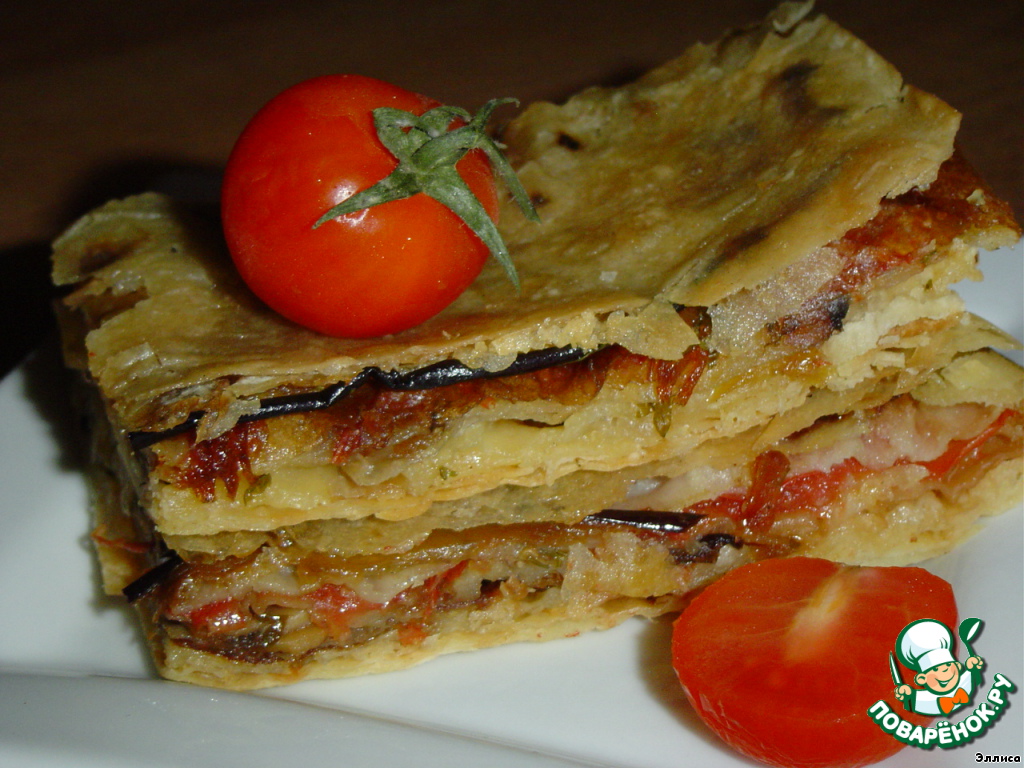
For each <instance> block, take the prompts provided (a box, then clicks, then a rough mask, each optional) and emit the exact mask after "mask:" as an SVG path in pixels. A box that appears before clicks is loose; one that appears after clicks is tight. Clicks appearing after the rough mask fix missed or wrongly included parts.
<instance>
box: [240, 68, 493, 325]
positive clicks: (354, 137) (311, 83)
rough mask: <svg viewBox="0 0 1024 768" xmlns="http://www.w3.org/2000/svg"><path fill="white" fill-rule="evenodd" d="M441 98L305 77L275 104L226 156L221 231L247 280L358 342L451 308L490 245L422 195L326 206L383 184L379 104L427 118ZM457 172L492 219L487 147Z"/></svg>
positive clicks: (263, 294)
mask: <svg viewBox="0 0 1024 768" xmlns="http://www.w3.org/2000/svg"><path fill="white" fill-rule="evenodd" d="M436 106H439V104H438V102H436V101H434V100H432V99H429V98H427V97H426V96H421V95H419V94H416V93H413V92H411V91H407V90H405V89H402V88H399V87H397V86H394V85H391V84H389V83H385V82H383V81H380V80H375V79H373V78H369V77H362V76H357V75H327V76H324V77H317V78H313V79H311V80H307V81H305V82H302V83H299V84H298V85H295V86H293V87H291V88H289V89H287V90H286V91H284V92H282V93H281V94H279V95H278V96H276V97H275V98H273V99H272V100H271V101H270V102H268V103H267V105H266V106H264V107H263V108H262V109H261V110H260V111H259V112H258V113H257V114H256V116H255V117H254V118H253V119H252V121H251V122H250V123H249V124H248V125H247V126H246V128H245V130H244V131H243V132H242V134H241V136H240V137H239V139H238V141H237V143H236V145H235V147H234V149H233V150H232V152H231V156H230V158H229V159H228V164H227V168H226V170H225V175H224V184H223V190H222V193H221V216H222V219H223V228H224V235H225V238H226V240H227V244H228V248H229V250H230V252H231V255H232V258H233V259H234V261H235V264H236V265H237V267H238V270H239V272H240V273H241V275H242V278H243V279H244V280H245V282H246V283H247V284H248V285H249V287H250V288H252V290H253V292H254V293H256V295H257V296H259V297H260V298H261V299H263V301H265V302H266V303H267V304H268V305H269V306H270V307H272V308H273V309H275V310H277V311H278V312H279V313H281V314H282V315H284V316H285V317H288V318H289V319H291V320H294V321H295V322H297V323H299V324H301V325H305V326H307V327H309V328H312V329H314V330H317V331H320V332H322V333H326V334H330V335H334V336H344V337H351V338H365V337H371V336H380V335H384V334H389V333H396V332H398V331H402V330H405V329H406V328H410V327H412V326H414V325H417V324H418V323H421V322H423V321H424V320H427V319H428V318H430V317H432V316H433V315H435V314H436V313H438V312H439V311H441V310H442V309H443V308H444V307H446V306H448V304H450V303H451V302H452V301H454V300H455V298H456V297H458V296H459V294H461V293H462V292H463V291H464V290H465V289H466V287H467V286H468V285H469V284H470V283H471V282H472V281H473V280H474V279H475V278H476V276H477V274H479V272H480V270H481V268H482V267H483V264H484V262H485V261H486V259H487V257H488V248H487V246H486V245H484V243H483V242H482V241H481V240H480V239H479V238H478V237H477V236H476V235H475V234H474V233H473V232H472V231H471V230H470V228H469V227H468V226H467V225H466V224H465V223H464V222H463V221H462V220H461V219H460V218H459V217H458V216H456V215H455V214H454V213H452V212H451V211H450V210H449V209H448V208H446V207H445V206H444V205H443V204H441V203H439V202H437V201H436V200H434V199H433V198H431V197H428V196H426V195H425V194H423V193H419V194H415V195H413V196H412V197H408V198H405V199H402V200H394V201H391V202H388V203H383V204H381V205H379V206H375V207H373V208H368V209H365V210H362V211H358V212H356V213H351V214H347V215H344V216H340V217H337V218H335V219H332V220H330V221H327V222H326V223H324V224H323V225H322V226H319V227H317V228H315V229H314V227H313V225H314V223H315V222H316V221H317V220H318V219H319V218H320V216H321V215H322V214H324V213H325V212H326V211H328V210H330V209H331V208H333V207H334V206H335V205H337V204H338V203H340V202H341V201H342V200H344V199H346V198H348V197H350V196H352V195H353V194H355V193H356V192H359V191H361V190H363V189H366V188H367V187H370V186H373V185H374V184H376V183H377V182H379V181H381V180H382V179H383V178H384V177H386V176H387V175H388V174H389V173H391V171H392V170H394V168H395V167H396V165H397V161H396V160H395V158H394V156H393V155H392V154H391V153H390V152H389V151H388V150H387V148H386V147H385V146H384V145H383V144H382V143H381V141H380V139H379V138H378V136H377V132H376V129H375V127H374V123H373V115H372V111H373V110H374V109H376V108H378V107H394V108H397V109H401V110H405V111H407V112H412V113H413V114H416V115H420V114H422V113H424V112H426V111H427V110H428V109H431V108H433V107H436ZM456 168H457V169H458V171H459V175H460V176H461V177H462V178H463V180H464V181H465V182H466V184H467V185H468V186H469V188H470V190H471V191H472V192H473V194H474V195H476V197H477V198H478V199H479V200H480V202H481V203H482V204H483V206H484V208H485V210H486V211H487V213H488V215H490V217H491V218H492V219H496V217H497V210H498V195H497V191H496V187H495V183H494V177H493V172H492V170H491V166H490V164H489V162H488V160H487V157H486V155H485V154H484V153H483V152H481V151H480V150H473V151H471V152H469V153H468V154H467V155H466V156H465V157H463V158H462V159H461V160H460V161H459V162H458V164H457V165H456Z"/></svg>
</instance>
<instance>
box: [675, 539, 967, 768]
mask: <svg viewBox="0 0 1024 768" xmlns="http://www.w3.org/2000/svg"><path fill="white" fill-rule="evenodd" d="M921 618H931V619H936V620H938V621H941V622H943V623H944V624H946V626H948V627H955V626H956V618H957V616H956V602H955V599H954V597H953V590H952V588H951V587H950V585H949V584H948V583H947V582H945V581H943V580H942V579H940V578H939V577H937V576H933V575H932V574H930V573H928V572H927V571H925V570H923V569H921V568H903V567H891V568H861V567H854V566H845V565H837V564H835V563H832V562H829V561H826V560H821V559H817V558H789V559H778V560H765V561H762V562H759V563H753V564H750V565H746V566H741V567H740V568H738V569H736V570H735V571H732V572H731V573H729V574H727V575H726V576H724V577H723V578H721V579H720V580H719V581H717V582H715V583H713V584H712V585H711V586H710V587H708V588H707V589H706V590H704V591H703V592H702V593H701V594H700V595H698V596H697V597H696V598H695V599H694V600H693V602H692V603H691V604H690V605H689V606H688V607H687V608H686V609H685V610H684V611H683V613H682V614H681V615H680V617H679V618H678V619H677V620H676V623H675V625H674V627H673V637H672V662H673V666H674V667H675V670H676V674H677V675H678V677H679V680H680V682H681V683H682V685H683V688H684V689H685V691H686V696H687V698H688V699H689V701H690V703H691V704H692V706H693V707H694V709H695V710H696V711H697V713H698V714H699V715H700V717H701V719H702V720H704V722H705V723H706V724H707V725H708V726H709V727H710V728H711V730H712V731H714V732H715V733H716V734H717V735H718V736H719V737H721V738H722V739H723V740H724V741H725V742H727V743H728V744H729V745H730V746H732V747H733V748H735V749H736V750H738V751H739V752H741V753H743V754H745V755H747V756H748V757H751V758H754V759H756V760H759V761H761V762H764V763H767V764H769V765H777V766H786V767H787V768H811V767H812V766H814V767H816V768H826V767H828V768H836V767H838V766H861V765H867V764H869V763H873V762H876V761H878V760H881V759H883V758H885V757H888V756H889V755H892V754H894V753H895V752H897V751H898V750H900V749H902V748H903V744H902V743H901V742H899V741H898V740H897V739H895V738H894V737H893V736H892V735H891V734H889V733H886V732H885V731H883V730H882V729H881V728H880V727H879V726H878V724H877V723H875V722H874V721H873V720H872V718H871V716H870V715H869V714H868V709H869V708H870V707H871V706H872V705H873V704H874V703H875V702H876V701H878V700H880V699H884V700H885V701H887V702H888V703H889V705H890V707H892V709H893V710H894V711H898V712H899V713H900V716H901V717H903V718H904V719H906V720H909V721H911V722H914V723H916V724H925V723H927V722H928V720H927V718H922V717H920V716H919V715H915V714H912V713H910V712H908V711H905V710H904V708H903V706H902V705H900V704H899V702H898V701H897V699H896V698H895V688H896V685H895V683H894V682H893V678H892V673H891V671H890V666H889V661H888V660H889V654H890V653H891V652H892V651H893V649H894V647H895V643H896V639H897V637H898V636H899V633H900V630H902V629H903V628H904V627H905V626H906V625H907V624H909V623H910V622H912V621H914V620H916V619H921ZM902 674H903V675H904V676H905V677H904V679H905V680H909V679H911V673H909V672H908V671H907V670H905V669H903V670H902Z"/></svg>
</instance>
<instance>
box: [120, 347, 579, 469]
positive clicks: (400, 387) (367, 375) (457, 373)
mask: <svg viewBox="0 0 1024 768" xmlns="http://www.w3.org/2000/svg"><path fill="white" fill-rule="evenodd" d="M593 352H594V350H588V349H580V348H579V347H571V346H567V347H550V348H548V349H538V350H534V351H532V352H523V353H520V354H519V355H518V356H517V357H516V359H515V360H514V361H513V362H512V364H511V365H509V366H508V367H507V368H503V369H502V370H499V371H488V370H486V369H484V368H470V367H469V366H466V365H463V364H462V363H460V362H458V361H457V360H442V361H440V362H438V363H434V364H432V365H428V366H425V367H423V368H417V369H415V370H412V371H382V370H381V369H380V368H376V367H373V368H365V369H363V370H362V371H360V372H359V373H358V374H357V375H356V376H355V377H354V378H353V379H352V380H350V381H347V382H346V381H342V382H338V383H337V384H334V385H332V386H330V387H327V388H326V389H321V390H319V391H317V392H303V393H300V394H296V395H283V396H281V397H271V398H267V399H266V400H262V401H260V407H259V410H257V411H255V412H254V413H248V414H245V415H244V416H241V417H240V418H239V422H248V421H258V420H260V419H269V418H273V417H275V416H287V415H289V414H293V413H307V412H309V411H317V410H322V409H324V408H329V407H330V406H332V405H334V404H335V403H337V402H339V401H340V400H342V399H344V398H345V397H346V396H347V395H349V394H350V393H352V392H353V391H355V390H356V389H357V388H359V387H360V386H362V385H363V384H365V383H367V382H370V381H372V382H375V383H377V384H379V385H380V386H382V387H385V388H386V389H391V390H394V391H397V392H412V391H416V390H424V389H434V388H436V387H443V386H446V385H448V384H458V383H460V382H463V381H472V380H474V379H496V378H499V377H501V376H515V375H517V374H521V373H531V372H533V371H538V370H541V369H544V368H552V367H554V366H556V365H564V364H565V363H574V362H576V361H578V360H583V359H584V358H586V357H588V356H590V355H591V354H593ZM202 417H203V412H202V411H194V412H193V413H191V414H189V416H188V418H187V419H186V420H185V421H183V422H182V423H181V424H177V425H175V426H173V427H170V428H168V429H163V430H159V431H153V432H146V431H138V432H129V433H128V442H129V444H130V445H131V447H132V449H133V450H135V451H141V450H142V449H144V448H148V447H149V446H151V445H154V444H156V443H158V442H160V441H161V440H166V439H167V438H170V437H174V436H176V435H181V434H184V433H185V432H188V431H189V430H191V429H194V428H195V427H196V426H197V425H198V424H199V420H200V419H201V418H202Z"/></svg>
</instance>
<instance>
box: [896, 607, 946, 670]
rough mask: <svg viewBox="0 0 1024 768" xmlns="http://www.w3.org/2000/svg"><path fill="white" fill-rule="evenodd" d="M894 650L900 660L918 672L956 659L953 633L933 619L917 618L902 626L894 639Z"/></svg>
mask: <svg viewBox="0 0 1024 768" xmlns="http://www.w3.org/2000/svg"><path fill="white" fill-rule="evenodd" d="M896 652H897V653H899V656H900V661H902V662H903V663H904V664H905V665H906V666H908V667H910V668H911V669H916V670H917V671H918V672H926V671H928V670H929V669H931V668H932V667H937V666H938V665H939V664H948V663H950V662H951V661H956V658H955V657H954V656H953V633H952V632H951V631H950V630H949V628H947V627H946V625H945V624H943V623H941V622H939V621H935V620H934V619H918V620H917V621H915V622H912V623H910V624H908V625H907V626H906V627H904V628H903V631H902V632H900V636H899V637H898V638H897V639H896Z"/></svg>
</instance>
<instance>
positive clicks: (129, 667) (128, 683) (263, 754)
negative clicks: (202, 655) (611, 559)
mask: <svg viewBox="0 0 1024 768" xmlns="http://www.w3.org/2000/svg"><path fill="white" fill-rule="evenodd" d="M983 269H984V271H985V272H986V275H987V280H986V282H984V283H981V284H968V285H966V286H964V287H963V291H962V292H963V293H964V294H965V296H966V297H967V298H968V303H969V305H970V306H971V308H972V309H974V310H975V311H977V312H979V313H980V314H982V315H984V316H986V317H987V318H989V319H990V320H992V321H993V322H996V323H997V324H999V325H1000V326H1002V327H1003V328H1006V329H1007V330H1009V331H1010V332H1011V333H1013V334H1014V335H1015V336H1016V337H1017V338H1020V337H1021V336H1024V314H1022V299H1021V296H1022V285H1024V273H1022V254H1021V246H1020V245H1018V247H1017V248H1016V249H1003V250H1002V251H1000V252H996V253H995V254H986V255H985V257H984V259H983ZM1016 357H1017V359H1018V360H1019V359H1020V355H1019V354H1017V355H1016ZM54 365H55V363H54V362H53V360H52V354H46V353H40V354H39V355H37V356H36V357H35V358H34V359H33V360H30V361H29V362H28V363H27V364H26V365H24V366H22V367H21V368H20V369H19V370H17V371H16V372H15V373H14V374H12V375H11V376H10V377H8V378H7V379H6V380H5V381H4V382H2V383H0V585H2V589H0V765H3V766H10V767H12V768H18V767H22V766H24V767H26V768H28V767H31V768H41V767H43V766H69V765H78V766H93V765H95V766H104V767H105V768H113V767H116V766H120V765H125V766H128V765H131V766H136V767H137V768H149V767H151V766H152V767H155V766H172V765H175V766H180V765H188V766H196V768H199V767H201V766H217V768H224V766H235V765H237V766H243V765H245V766H254V765H282V764H283V765H288V764H293V763H295V762H301V764H302V765H303V766H304V767H310V768H311V767H312V766H320V765H324V766H326V765H332V766H345V768H358V767H359V766H373V768H398V767H400V766H417V768H429V767H430V766H438V767H440V766H480V767H483V766H487V767H488V768H500V767H502V766H507V767H508V768H549V767H550V768H556V767H557V766H571V765H603V766H619V767H620V768H625V767H626V766H629V767H632V768H678V766H679V765H681V764H693V765H702V766H730V765H734V766H742V765H749V763H747V762H746V761H744V760H742V759H740V758H738V757H736V756H735V755H734V754H733V753H731V752H729V751H728V750H727V749H724V748H723V747H721V746H720V745H719V743H718V742H717V741H716V740H715V738H714V737H713V736H711V735H710V734H709V732H708V731H707V730H705V729H704V728H703V726H702V725H701V724H700V723H699V722H698V721H697V720H696V719H695V718H694V716H693V715H692V714H691V712H690V710H689V708H688V707H687V705H686V703H685V700H684V698H683V695H682V693H681V691H680V689H679V686H678V685H677V684H676V682H675V679H674V675H673V672H672V670H671V667H670V666H669V661H668V639H669V634H668V632H669V625H668V623H667V622H653V623H652V622H643V621H640V620H634V621H630V622H627V623H626V624H625V625H623V626H621V627H619V628H617V629H615V630H611V631H609V632H600V633H592V634H589V635H584V636H581V637H578V638H575V639H572V640H560V641H555V642H551V643H546V644H540V645H533V644H529V645H518V646H510V647H505V648H495V649H491V650H486V651H479V652H475V653H471V654H460V655H455V656H448V657H445V658H441V659H438V660H435V661H432V662H430V663H428V664H424V665H422V666H420V667H418V668H415V669H411V670H407V671H403V672H396V673H392V674H387V675H379V676H374V677H367V678H357V679H352V680H340V681H330V682H311V683H302V684H299V685H296V686H293V687H290V688H282V689H277V690H274V691H272V692H267V693H260V694H232V693H224V692H219V691H212V690H206V689H203V688H197V687H192V686H186V685H179V684H175V683H169V682H164V681H159V680H156V679H155V676H154V674H153V672H152V669H151V667H150V665H149V662H148V660H147V656H146V653H145V651H144V650H143V646H142V643H141V641H140V638H139V636H138V633H137V630H136V628H135V623H134V621H133V617H132V616H131V615H130V613H129V611H128V610H126V609H125V608H124V606H123V605H122V604H120V602H118V601H115V600H109V599H106V598H104V597H101V596H100V595H99V590H98V587H97V575H96V570H95V567H94V564H93V561H92V557H91V553H90V551H89V547H88V544H87V530H88V520H87V513H86V501H85V499H86V494H85V488H84V483H83V478H82V475H81V469H80V466H79V463H78V462H77V460H76V459H75V457H74V455H73V453H74V449H73V445H74V440H69V439H68V438H69V436H70V435H71V434H72V430H71V428H70V427H69V425H70V424H72V423H73V421H72V417H71V416H70V415H69V413H68V411H67V408H66V404H65V403H63V402H62V395H61V394H60V392H59V389H57V388H55V387H54V385H53V380H54V377H55V375H56V373H55V369H54ZM1022 526H1024V512H1022V509H1021V508H1019V507H1018V508H1017V509H1015V510H1013V511H1011V512H1009V513H1008V514H1006V515H1004V516H1002V517H1000V518H997V519H996V520H993V521H991V522H990V523H989V524H988V525H987V526H986V528H985V529H984V530H983V531H982V532H981V533H980V534H979V535H978V536H977V537H976V538H974V539H972V540H971V541H969V542H968V543H967V544H966V545H965V546H963V547H962V548H960V549H959V550H957V551H956V552H954V553H953V554H951V555H948V556H946V557H943V558H940V559H938V560H935V561H932V562H930V563H927V564H926V565H927V567H928V568H929V569H931V570H933V571H934V572H936V573H938V574H939V575H941V576H943V577H944V578H947V579H949V580H950V581H952V583H953V584H954V586H955V589H956V593H957V598H958V602H959V605H960V609H961V615H962V616H976V617H979V618H982V619H983V620H984V621H985V627H984V630H983V633H982V634H981V635H980V636H979V638H978V640H977V641H976V642H975V650H976V651H977V652H978V653H979V654H980V655H982V656H983V657H984V658H985V660H986V662H987V669H988V670H990V671H991V672H1002V673H1003V674H1004V675H1006V676H1007V677H1009V678H1010V679H1011V680H1012V681H1013V682H1015V683H1016V684H1018V685H1021V684H1024V670H1022V667H1024V651H1022V648H1024V615H1022V614H1024V611H1022V603H1024V571H1022V556H1021V551H1022V549H1021V547H1022V544H1024V527H1022ZM879 663H882V664H884V663H886V662H885V659H881V660H880V661H879ZM986 684H988V683H986ZM1011 702H1012V703H1011V706H1010V708H1009V709H1008V710H1007V711H1006V713H1005V714H1004V716H1003V718H1002V719H1001V720H1000V721H999V722H998V723H997V724H996V725H995V726H994V727H993V728H991V729H990V730H989V731H988V732H987V733H986V734H985V735H984V736H983V737H982V738H981V739H979V740H977V741H975V742H973V743H972V744H971V745H970V746H967V747H964V748H960V749H955V750H949V751H940V750H937V749H936V750H931V751H923V750H919V749H914V748H909V749H906V750H904V751H903V752H901V753H900V754H899V755H897V757H896V758H894V759H893V760H891V761H890V763H891V765H894V766H895V765H900V766H904V765H905V766H916V765H920V766H928V767H930V768H936V767H938V766H953V765H958V766H962V765H964V764H966V763H967V762H973V761H974V759H975V753H976V752H981V753H983V754H1006V755H1020V754H1021V739H1022V736H1021V734H1022V731H1024V728H1022V713H1024V694H1022V693H1021V692H1020V691H1018V692H1017V693H1015V694H1013V695H1012V696H1011Z"/></svg>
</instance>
